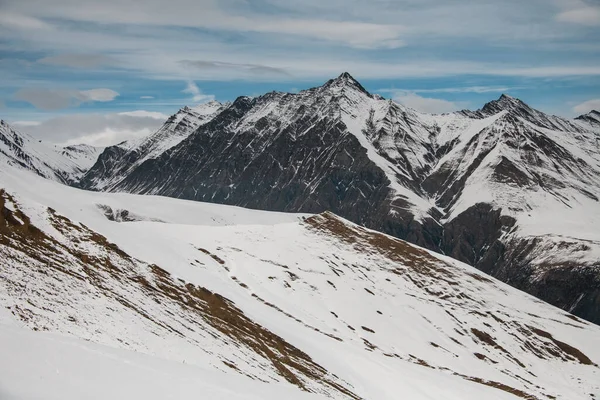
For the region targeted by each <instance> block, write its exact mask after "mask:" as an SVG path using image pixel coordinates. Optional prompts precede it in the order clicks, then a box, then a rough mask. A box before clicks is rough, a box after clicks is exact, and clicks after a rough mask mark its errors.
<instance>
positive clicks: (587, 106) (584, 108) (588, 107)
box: [573, 99, 600, 114]
mask: <svg viewBox="0 0 600 400" xmlns="http://www.w3.org/2000/svg"><path fill="white" fill-rule="evenodd" d="M592 110H596V111H600V99H591V100H588V101H584V102H583V103H579V104H577V105H576V106H575V107H573V111H574V112H575V113H577V114H585V113H588V112H590V111H592Z"/></svg>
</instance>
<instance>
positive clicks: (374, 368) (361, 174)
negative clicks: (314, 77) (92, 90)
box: [0, 73, 600, 400]
mask: <svg viewBox="0 0 600 400" xmlns="http://www.w3.org/2000/svg"><path fill="white" fill-rule="evenodd" d="M599 116H600V114H599V113H598V112H595V111H592V112H590V113H588V114H586V115H582V116H580V117H578V118H575V119H565V118H561V117H556V116H552V115H547V114H545V113H542V112H540V111H538V110H535V109H533V108H531V107H529V106H528V105H527V104H525V103H523V102H522V101H520V100H518V99H516V98H513V97H510V96H507V95H502V96H501V97H500V98H499V99H497V100H495V101H491V102H489V103H487V104H485V105H484V106H483V107H482V108H481V109H479V110H475V111H470V110H463V111H459V112H455V113H448V114H442V115H430V114H424V113H419V112H417V111H414V110H411V109H409V108H407V107H405V106H403V105H401V104H398V103H396V102H394V101H393V100H388V99H384V98H383V97H381V96H379V95H376V94H371V93H369V92H368V91H367V90H365V88H364V87H363V86H362V85H361V84H360V83H359V82H357V81H356V80H355V79H354V78H352V77H351V76H350V75H349V74H347V73H344V74H342V75H341V76H339V77H338V78H336V79H332V80H330V81H328V82H326V83H325V84H324V85H323V86H320V87H316V88H312V89H308V90H305V91H302V92H299V93H294V94H292V93H280V92H271V93H267V94H265V95H263V96H259V97H254V98H250V97H240V98H237V99H236V100H235V101H233V102H231V103H219V102H209V103H206V104H202V105H197V106H194V107H184V108H182V109H181V110H179V111H178V112H177V113H176V114H175V115H173V116H172V117H170V118H169V119H168V120H167V121H166V122H165V123H164V125H163V126H162V127H161V128H160V129H159V130H158V131H157V132H156V133H154V134H152V135H150V136H149V137H147V138H144V139H141V140H136V141H127V142H122V143H119V144H117V145H115V146H109V147H106V148H96V147H91V146H85V145H79V146H68V147H60V146H55V145H48V144H46V143H44V142H42V141H39V140H36V139H34V138H32V137H30V136H28V135H27V134H25V133H22V132H19V131H17V130H15V129H14V128H13V127H11V126H9V125H8V124H7V123H6V122H0V259H2V267H1V268H0V338H1V340H2V342H3V343H5V344H6V346H5V347H6V352H5V354H4V353H3V357H1V359H0V397H1V398H7V399H11V400H12V399H22V398H50V399H57V400H58V399H60V400H71V399H73V400H74V399H79V398H91V399H106V398H118V397H123V396H126V397H140V396H143V397H144V398H146V399H149V400H154V399H156V400H159V399H162V398H165V397H175V398H189V397H192V396H195V395H198V393H202V394H203V395H205V396H207V397H210V398H215V399H231V398H237V399H256V398H261V399H270V398H272V399H276V398H291V399H310V398H340V399H342V398H343V399H348V398H350V399H359V398H365V399H393V398H399V397H400V398H410V399H416V400H430V399H439V398H444V399H455V400H459V399H460V400H465V399H481V398H486V399H505V400H509V399H516V398H520V399H530V400H542V399H544V400H545V399H562V400H573V399H587V400H593V399H596V398H598V397H599V396H600V386H599V385H598V382H599V380H598V376H599V375H598V374H599V373H600V372H599V371H600V369H599V368H598V362H599V360H600V352H599V349H600V327H598V326H597V325H594V324H593V323H591V322H594V323H596V324H598V323H600V308H599V307H600V230H599V229H598V228H597V226H599V225H598V224H599V223H600V207H599V200H598V199H599V197H600V152H599V151H598V148H599V147H598V144H599V143H598V141H599V140H600V119H599ZM84 189H87V190H84ZM116 192H119V193H116ZM507 284H508V285H507ZM509 285H511V286H513V287H510V286H509ZM515 288H517V289H520V290H517V289H515ZM523 292H528V293H529V294H531V295H533V296H535V297H533V296H531V295H529V294H527V293H523ZM536 297H537V298H536ZM540 299H541V300H544V301H541V300H540ZM548 303H550V304H548ZM554 306H556V307H554ZM557 307H559V308H557ZM585 320H588V321H589V322H588V321H585ZM107 382H110V384H106V383H107Z"/></svg>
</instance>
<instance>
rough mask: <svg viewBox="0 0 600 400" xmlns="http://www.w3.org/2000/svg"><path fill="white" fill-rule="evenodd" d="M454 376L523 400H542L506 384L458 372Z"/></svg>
mask: <svg viewBox="0 0 600 400" xmlns="http://www.w3.org/2000/svg"><path fill="white" fill-rule="evenodd" d="M454 375H456V376H460V377H461V378H463V379H466V380H468V381H471V382H477V383H480V384H482V385H486V386H490V387H493V388H496V389H499V390H503V391H505V392H507V393H510V394H513V395H515V396H517V397H520V398H522V399H526V400H541V399H540V398H539V397H536V396H534V395H532V394H529V393H526V392H524V391H522V390H520V389H516V388H514V387H511V386H508V385H505V384H504V383H501V382H496V381H487V380H484V379H481V378H476V377H473V376H467V375H463V374H459V373H458V372H454Z"/></svg>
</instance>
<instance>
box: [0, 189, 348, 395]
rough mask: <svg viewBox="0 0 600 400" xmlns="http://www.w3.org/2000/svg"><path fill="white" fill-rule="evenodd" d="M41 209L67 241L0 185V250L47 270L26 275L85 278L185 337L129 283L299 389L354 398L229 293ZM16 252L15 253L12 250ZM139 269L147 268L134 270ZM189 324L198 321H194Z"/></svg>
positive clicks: (18, 260)
mask: <svg viewBox="0 0 600 400" xmlns="http://www.w3.org/2000/svg"><path fill="white" fill-rule="evenodd" d="M6 202H11V203H12V204H13V207H12V208H15V209H16V210H15V211H13V210H11V209H9V208H8V207H7V204H6ZM47 215H48V219H49V221H50V223H51V224H52V226H53V227H54V228H55V229H56V230H57V231H58V232H60V233H61V234H62V235H63V236H64V237H65V238H66V239H67V240H65V241H64V242H62V241H61V242H59V241H58V240H56V239H55V238H53V237H51V236H49V235H47V234H46V233H45V232H43V231H42V230H40V229H38V228H37V227H36V226H34V225H33V224H32V223H31V220H30V218H29V217H28V216H27V215H25V214H24V213H23V212H22V211H21V210H20V209H19V207H18V204H17V203H16V202H15V200H14V198H12V196H10V195H9V194H8V193H7V192H6V191H4V190H1V189H0V254H3V255H4V254H6V255H7V256H9V257H14V259H15V261H16V262H24V261H23V260H25V259H26V258H29V259H32V260H35V261H37V262H38V263H39V265H44V266H45V268H46V269H47V271H46V272H44V271H33V270H32V271H30V273H31V274H34V273H44V274H47V273H48V272H49V270H53V271H56V272H58V273H59V275H60V274H64V275H66V276H68V277H69V278H73V279H77V280H80V281H85V282H88V283H89V284H91V285H93V286H94V287H96V288H97V289H98V290H99V291H100V292H101V293H103V295H105V296H107V297H110V298H112V299H114V300H116V301H117V302H119V303H120V304H121V305H123V306H124V307H127V308H128V309H130V310H132V311H134V312H135V313H137V314H138V315H140V316H142V317H143V318H145V319H146V320H148V321H150V322H151V323H153V324H156V325H157V326H160V327H161V328H163V329H166V330H169V331H171V332H173V333H175V334H177V335H180V336H184V334H183V333H182V332H181V331H179V330H177V329H175V328H173V327H172V326H170V325H169V323H168V322H167V321H161V320H158V319H156V317H154V316H152V315H149V314H148V312H146V311H145V310H144V309H143V307H142V305H141V304H138V303H135V302H134V300H132V299H129V298H127V297H126V296H124V295H122V294H121V293H118V292H117V291H115V290H114V288H113V287H114V285H115V283H118V284H121V285H125V286H128V287H132V288H135V290H139V291H140V292H143V293H145V294H146V295H147V296H148V298H149V299H154V300H156V302H157V303H159V304H164V303H168V304H171V305H174V306H175V307H178V308H180V309H181V310H183V311H184V312H185V314H186V315H189V321H198V320H199V321H203V322H204V323H206V324H208V325H209V326H211V327H212V328H214V329H216V330H217V331H218V332H220V333H221V334H222V335H223V336H225V337H228V338H230V339H231V340H233V342H234V343H237V344H239V345H242V346H244V347H245V348H247V349H250V350H251V351H252V352H253V353H254V354H256V356H257V357H260V358H263V359H266V360H268V361H269V362H270V363H271V364H272V366H273V369H274V370H275V371H276V372H277V373H278V374H279V375H280V376H282V377H283V378H285V379H286V380H287V381H288V382H290V383H292V384H294V385H296V386H298V387H300V388H301V389H303V390H309V389H308V387H307V386H306V383H307V382H313V383H314V384H316V385H317V386H318V387H321V388H322V390H327V391H334V392H338V393H340V394H343V395H345V396H347V397H349V398H354V399H358V398H359V397H358V396H357V395H356V394H354V393H353V392H352V391H351V390H350V389H348V388H347V387H345V386H344V385H343V384H341V383H339V382H338V381H337V380H334V379H333V378H331V377H330V374H329V373H328V371H327V370H325V368H323V367H322V366H320V365H318V364H317V363H315V362H314V361H313V360H312V359H311V357H310V356H309V355H308V354H306V353H304V352H303V351H302V350H300V349H298V348H297V347H295V346H293V345H291V344H290V343H288V342H286V341H285V340H284V339H283V338H281V337H280V336H278V335H276V334H274V333H273V332H271V331H269V330H268V329H267V328H265V327H263V326H261V325H260V324H258V323H256V322H254V321H252V320H251V319H249V318H248V317H247V316H246V315H245V314H244V313H243V311H242V310H240V309H239V308H237V307H236V305H235V304H234V303H233V302H231V301H230V300H228V299H226V298H224V297H223V296H221V295H219V294H218V293H214V292H211V291H210V290H208V289H206V288H203V287H200V286H197V285H193V284H191V283H186V282H182V281H181V280H178V279H173V278H172V277H171V275H170V274H169V273H168V272H167V271H166V270H164V269H162V268H161V267H159V266H157V265H149V266H148V265H146V264H144V263H142V262H140V261H139V260H135V259H133V258H132V257H130V256H129V255H128V254H127V253H126V252H124V251H123V250H122V249H120V248H119V247H118V246H117V245H116V244H114V243H111V242H110V241H109V240H108V239H107V238H106V237H104V236H103V235H100V234H98V233H97V232H95V231H93V230H91V229H89V228H88V227H86V226H85V225H83V224H77V223H74V222H72V221H71V220H69V219H68V218H66V217H64V216H62V215H60V214H58V213H57V212H56V211H55V210H52V209H48V210H47ZM19 220H20V221H21V222H20V221H19ZM77 243H87V244H90V245H92V246H93V247H94V248H95V249H97V250H98V249H100V250H101V251H95V252H94V254H91V253H88V252H86V251H84V250H80V249H79V248H78V246H76V244H77ZM3 247H4V248H6V249H11V252H3V251H2V248H3ZM87 247H88V246H86V248H87ZM15 253H19V254H22V256H15ZM215 260H216V261H217V262H218V261H219V260H217V259H215ZM140 268H143V269H145V270H146V271H147V272H148V273H144V274H140V272H141V271H140ZM22 311H23V312H22V313H21V314H22V315H21V317H22V318H24V319H25V318H30V317H31V316H30V315H29V312H30V311H31V310H22ZM74 320H75V319H74ZM196 324H198V325H199V326H200V327H202V326H203V325H201V324H200V323H199V322H196ZM226 365H234V364H232V363H229V364H226ZM232 369H233V370H236V368H233V367H232ZM238 372H240V371H239V370H238Z"/></svg>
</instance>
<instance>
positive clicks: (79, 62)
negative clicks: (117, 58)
mask: <svg viewBox="0 0 600 400" xmlns="http://www.w3.org/2000/svg"><path fill="white" fill-rule="evenodd" d="M37 62H38V63H40V64H47V65H56V66H62V67H71V68H95V67H99V66H101V65H108V64H111V63H114V59H112V58H111V57H108V56H105V55H103V54H57V55H54V56H48V57H44V58H41V59H39V60H37Z"/></svg>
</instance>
